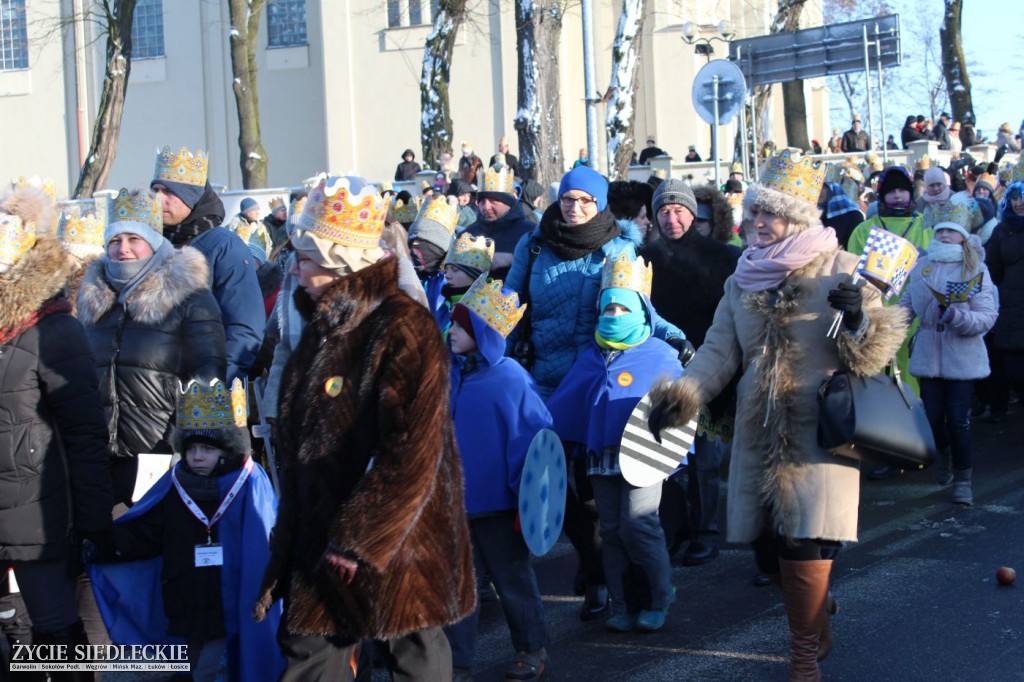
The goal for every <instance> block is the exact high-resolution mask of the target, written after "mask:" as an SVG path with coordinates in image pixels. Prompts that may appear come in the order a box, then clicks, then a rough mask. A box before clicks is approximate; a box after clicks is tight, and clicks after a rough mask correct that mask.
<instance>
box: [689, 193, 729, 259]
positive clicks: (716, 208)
mask: <svg viewBox="0 0 1024 682" xmlns="http://www.w3.org/2000/svg"><path fill="white" fill-rule="evenodd" d="M691 191H692V192H693V198H694V199H695V200H696V202H697V212H696V214H695V215H694V221H693V228H694V229H695V230H696V231H697V232H698V234H701V235H703V236H705V237H710V238H711V239H714V240H715V241H716V242H720V243H722V244H730V245H732V246H735V247H737V248H738V247H739V246H740V244H741V242H740V238H739V235H738V234H737V233H736V224H737V221H735V220H733V211H732V207H731V206H730V205H729V200H728V199H727V198H726V196H725V194H723V193H722V192H721V191H719V190H718V189H716V188H715V186H714V185H695V186H693V187H691ZM737 255H739V254H738V253H737Z"/></svg>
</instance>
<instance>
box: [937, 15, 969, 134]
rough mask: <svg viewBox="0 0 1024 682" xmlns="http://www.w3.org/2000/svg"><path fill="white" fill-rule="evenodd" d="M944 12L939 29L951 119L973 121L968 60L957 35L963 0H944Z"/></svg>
mask: <svg viewBox="0 0 1024 682" xmlns="http://www.w3.org/2000/svg"><path fill="white" fill-rule="evenodd" d="M943 1H944V2H945V8H946V9H945V14H943V17H942V28H941V29H939V42H940V43H941V44H942V74H943V75H944V76H945V79H946V92H948V93H949V103H950V106H951V107H952V109H953V120H954V121H963V122H964V123H972V124H973V123H974V122H975V120H976V119H975V118H974V103H973V101H972V100H971V79H970V77H969V76H968V75H967V61H966V60H965V59H964V48H963V44H962V42H961V39H960V20H961V15H962V14H963V9H964V7H963V5H964V3H963V0H943Z"/></svg>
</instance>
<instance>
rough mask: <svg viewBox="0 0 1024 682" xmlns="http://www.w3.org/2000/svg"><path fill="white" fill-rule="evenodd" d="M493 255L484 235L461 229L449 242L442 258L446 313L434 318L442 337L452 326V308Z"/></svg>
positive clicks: (442, 291)
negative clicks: (474, 235)
mask: <svg viewBox="0 0 1024 682" xmlns="http://www.w3.org/2000/svg"><path fill="white" fill-rule="evenodd" d="M493 257H494V242H492V241H491V240H490V239H487V238H486V237H473V236H472V235H469V234H465V233H463V234H462V236H460V237H458V238H457V239H454V240H452V246H451V248H450V249H448V255H447V256H445V258H444V286H443V287H441V295H442V296H443V297H444V303H445V307H444V312H445V313H447V315H446V317H445V318H443V319H442V318H440V317H439V318H438V320H437V322H438V324H439V325H440V326H441V334H442V336H443V337H444V338H445V339H447V338H448V329H449V328H450V327H451V312H452V310H453V309H454V308H455V306H456V304H458V302H459V301H460V300H461V299H462V297H463V296H464V295H465V294H466V292H467V291H469V287H470V286H471V285H472V284H473V282H475V281H476V280H478V279H479V278H480V276H481V275H486V274H487V272H488V271H489V270H490V269H491V259H492V258H493Z"/></svg>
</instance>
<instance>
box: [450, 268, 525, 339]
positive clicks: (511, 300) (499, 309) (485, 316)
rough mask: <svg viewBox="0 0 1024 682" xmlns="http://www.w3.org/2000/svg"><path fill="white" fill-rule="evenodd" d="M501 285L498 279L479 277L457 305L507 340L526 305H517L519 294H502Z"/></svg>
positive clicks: (511, 292)
mask: <svg viewBox="0 0 1024 682" xmlns="http://www.w3.org/2000/svg"><path fill="white" fill-rule="evenodd" d="M502 284H503V283H502V281H501V280H500V279H491V280H489V279H487V275H486V274H483V275H480V277H479V278H477V280H476V281H475V282H473V285H472V286H471V287H469V290H468V291H467V292H466V293H465V294H464V295H463V297H462V298H461V299H459V303H458V305H463V306H466V308H467V309H468V310H470V311H472V312H473V313H475V314H476V316H477V317H479V318H480V319H481V320H483V321H484V322H485V323H486V324H487V326H488V327H490V328H491V329H493V330H494V331H496V332H498V333H499V334H501V335H502V337H505V338H507V337H508V335H509V334H511V333H512V330H513V329H515V328H516V325H517V324H519V320H521V319H523V313H525V312H526V304H525V303H524V304H523V305H519V294H517V293H516V292H514V291H510V292H508V293H507V294H505V293H503V292H502V290H501V288H502Z"/></svg>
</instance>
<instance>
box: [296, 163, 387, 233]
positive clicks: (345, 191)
mask: <svg viewBox="0 0 1024 682" xmlns="http://www.w3.org/2000/svg"><path fill="white" fill-rule="evenodd" d="M387 217H388V204H387V201H386V200H385V199H384V198H383V197H381V195H380V193H378V192H377V188H376V187H374V186H373V185H371V184H369V183H365V184H364V185H363V186H362V187H361V188H360V190H359V191H358V192H355V191H353V188H352V182H351V181H350V179H349V178H347V177H338V176H329V175H324V176H322V177H321V178H320V181H319V182H318V183H317V185H316V187H314V188H313V189H312V190H311V191H310V193H309V198H308V199H307V201H306V208H305V209H304V210H303V212H302V217H301V218H299V221H298V227H299V229H302V230H307V231H308V232H310V233H312V234H315V235H316V236H318V237H320V238H322V239H326V240H327V241H330V242H334V243H335V244H341V245H342V246H352V247H355V248H358V249H372V248H374V247H377V246H380V235H381V233H382V232H383V231H384V222H385V220H386V219H387Z"/></svg>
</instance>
